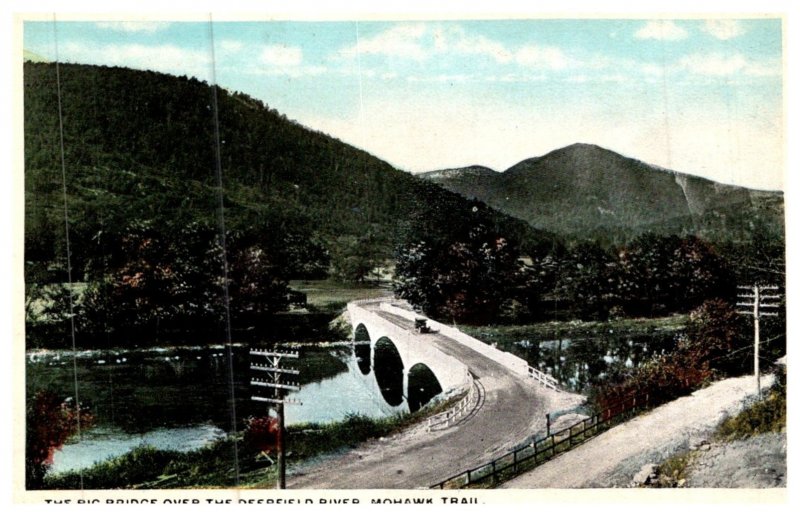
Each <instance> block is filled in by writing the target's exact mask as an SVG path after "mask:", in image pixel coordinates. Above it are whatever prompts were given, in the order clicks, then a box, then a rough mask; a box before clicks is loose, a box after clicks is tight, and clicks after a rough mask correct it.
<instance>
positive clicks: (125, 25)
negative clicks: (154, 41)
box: [95, 21, 172, 34]
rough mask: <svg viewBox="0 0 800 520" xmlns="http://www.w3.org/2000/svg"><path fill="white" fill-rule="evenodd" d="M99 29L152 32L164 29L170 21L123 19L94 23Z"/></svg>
mask: <svg viewBox="0 0 800 520" xmlns="http://www.w3.org/2000/svg"><path fill="white" fill-rule="evenodd" d="M95 25H96V26H97V27H98V28H99V29H109V30H112V31H120V32H127V33H133V32H144V33H151V34H152V33H154V32H157V31H161V30H163V29H166V28H167V27H169V26H170V25H172V24H171V23H170V22H147V21H136V22H134V21H124V22H97V23H96V24H95Z"/></svg>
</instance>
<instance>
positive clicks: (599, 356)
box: [504, 333, 676, 391]
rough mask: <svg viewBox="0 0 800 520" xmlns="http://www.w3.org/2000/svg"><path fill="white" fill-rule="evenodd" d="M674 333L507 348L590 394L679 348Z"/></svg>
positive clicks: (534, 340) (535, 341)
mask: <svg viewBox="0 0 800 520" xmlns="http://www.w3.org/2000/svg"><path fill="white" fill-rule="evenodd" d="M675 342H676V337H675V334H674V333H663V334H650V335H640V336H629V335H614V334H613V333H609V334H606V335H602V336H595V337H586V338H559V339H552V338H547V339H546V338H539V337H531V338H530V339H524V340H520V341H516V342H514V343H513V344H511V345H509V346H507V347H506V348H504V350H508V351H510V352H512V353H513V354H515V355H517V356H519V357H521V358H522V359H524V360H526V361H527V362H528V364H530V365H531V366H534V367H537V368H539V369H540V370H543V371H545V372H547V373H549V374H551V375H553V377H555V378H556V379H558V380H559V381H560V382H561V383H562V384H563V385H564V386H566V387H567V388H569V389H571V390H575V391H586V390H588V389H589V388H590V387H591V386H593V385H595V384H597V383H599V382H600V381H607V380H616V379H619V378H622V377H624V376H625V374H627V373H628V372H629V371H630V369H632V368H633V367H636V366H638V365H640V364H641V363H642V362H643V361H645V360H647V359H649V358H650V357H652V356H653V355H654V354H658V353H662V352H669V351H671V350H672V349H674V347H675Z"/></svg>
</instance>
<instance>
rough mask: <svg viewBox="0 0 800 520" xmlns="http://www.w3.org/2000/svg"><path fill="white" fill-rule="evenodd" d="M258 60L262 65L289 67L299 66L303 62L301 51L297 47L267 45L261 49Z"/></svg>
mask: <svg viewBox="0 0 800 520" xmlns="http://www.w3.org/2000/svg"><path fill="white" fill-rule="evenodd" d="M259 58H260V60H261V63H263V64H264V65H274V66H277V67H291V66H296V65H300V63H301V62H302V61H303V51H302V50H301V49H300V48H299V47H289V46H286V45H267V46H265V47H264V48H262V49H261V54H260V56H259Z"/></svg>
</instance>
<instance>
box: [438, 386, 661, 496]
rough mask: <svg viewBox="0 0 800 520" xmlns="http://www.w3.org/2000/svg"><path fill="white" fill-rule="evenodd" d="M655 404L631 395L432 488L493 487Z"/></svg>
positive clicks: (645, 398)
mask: <svg viewBox="0 0 800 520" xmlns="http://www.w3.org/2000/svg"><path fill="white" fill-rule="evenodd" d="M653 404H655V403H653V402H651V400H650V398H649V394H647V395H644V396H632V397H628V398H627V399H623V400H621V401H619V402H617V403H615V404H613V405H611V406H610V407H608V408H606V409H604V410H602V411H600V412H598V413H596V414H594V415H592V416H591V417H587V418H586V419H583V420H582V421H578V422H577V423H575V424H573V425H572V426H570V427H568V428H564V429H562V430H559V431H557V432H555V433H551V434H550V435H548V436H547V437H545V438H543V439H539V440H536V441H534V442H532V443H530V444H527V445H525V446H521V447H518V448H516V449H514V450H512V451H510V452H508V453H506V454H505V455H502V456H501V457H498V458H496V459H494V460H492V461H491V462H488V463H486V464H483V465H481V466H478V467H476V468H472V469H468V470H467V471H464V472H462V473H459V474H458V475H454V476H452V477H450V478H448V479H445V480H443V481H441V482H439V483H437V484H434V485H433V486H431V488H438V489H462V488H474V487H494V486H496V485H497V484H499V483H501V482H503V481H506V480H509V479H510V478H512V477H514V476H516V475H518V474H520V473H522V472H525V471H530V470H532V469H533V468H535V467H537V466H540V465H542V464H544V463H545V462H547V461H548V460H550V459H552V458H553V457H555V456H556V455H558V454H560V453H563V452H565V451H568V450H570V449H572V448H573V447H575V446H577V445H579V444H581V443H583V442H585V441H587V440H588V439H590V438H592V437H594V436H595V435H598V434H600V433H602V432H604V431H606V430H608V429H609V428H611V427H612V426H614V425H616V424H618V423H620V422H622V420H624V419H625V418H626V417H629V416H630V415H632V414H633V413H635V412H636V411H638V410H642V409H645V408H649V407H650V406H652V405H653Z"/></svg>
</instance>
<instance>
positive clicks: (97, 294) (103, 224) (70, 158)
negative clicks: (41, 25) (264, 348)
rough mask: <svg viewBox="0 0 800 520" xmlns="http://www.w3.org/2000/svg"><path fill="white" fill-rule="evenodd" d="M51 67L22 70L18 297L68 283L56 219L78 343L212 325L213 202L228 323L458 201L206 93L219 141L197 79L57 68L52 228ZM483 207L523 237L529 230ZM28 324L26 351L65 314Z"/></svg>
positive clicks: (279, 300)
mask: <svg viewBox="0 0 800 520" xmlns="http://www.w3.org/2000/svg"><path fill="white" fill-rule="evenodd" d="M55 72H56V70H55V66H54V65H53V64H45V63H30V62H29V63H26V64H25V67H24V82H25V88H24V96H25V100H24V102H25V114H24V117H25V129H26V132H25V205H26V207H25V218H26V222H25V232H26V235H25V257H26V263H25V278H26V285H27V286H28V287H30V288H31V289H30V292H31V293H32V292H35V291H36V290H38V289H37V288H36V287H39V286H41V287H43V286H48V285H52V284H57V283H64V282H66V281H67V272H66V265H67V262H66V250H67V247H66V235H65V233H64V231H65V224H68V225H69V229H70V236H69V239H70V246H71V247H70V249H71V255H72V256H71V259H70V260H71V265H72V273H71V275H72V279H73V280H74V281H80V282H82V283H88V284H89V291H88V293H87V298H86V299H85V304H86V305H85V307H84V311H83V314H82V319H83V320H84V321H83V323H82V326H81V328H79V338H80V339H81V341H82V342H83V341H84V340H86V341H90V342H91V341H94V340H96V339H97V338H99V337H100V336H101V335H102V336H104V339H103V341H104V342H107V341H108V340H109V336H108V334H111V336H110V341H114V337H117V338H119V337H123V338H124V337H126V336H127V334H126V333H124V332H123V329H124V328H125V327H128V330H133V329H135V330H137V331H140V333H139V336H140V339H141V340H142V341H155V340H156V339H159V340H161V339H164V338H165V337H174V336H175V335H178V336H180V330H181V329H183V330H184V332H185V335H186V336H189V335H191V331H192V330H194V329H193V327H194V326H195V324H198V323H199V324H201V325H203V327H202V330H203V334H198V335H199V336H201V337H202V336H205V337H208V336H209V333H211V332H213V331H214V329H218V328H219V326H220V316H221V314H220V313H218V312H217V310H218V309H219V305H220V301H221V297H222V295H221V287H222V285H223V282H224V281H223V280H221V273H222V254H221V251H219V246H218V244H219V243H220V242H221V238H222V237H221V234H222V231H221V226H220V221H221V220H220V218H219V217H220V216H221V214H220V211H221V209H222V208H221V207H220V204H219V201H220V200H222V202H223V205H224V221H225V227H226V229H227V232H226V236H225V237H224V238H225V240H226V242H227V245H228V246H229V247H228V250H227V251H226V253H227V261H228V263H229V265H228V267H229V275H230V280H228V282H229V290H230V296H231V302H232V304H233V307H232V309H231V312H232V316H231V318H232V321H233V325H234V327H236V328H240V329H251V328H252V327H253V325H254V322H257V321H259V320H258V319H257V317H258V316H264V315H265V314H266V315H269V314H271V313H274V312H275V311H279V310H281V309H283V308H285V300H286V298H287V297H289V295H290V292H289V290H288V289H287V286H286V285H287V281H288V280H290V279H297V278H322V277H326V276H327V275H328V272H329V267H330V265H331V263H333V266H334V271H335V274H336V275H337V276H339V277H340V278H341V279H344V280H355V281H362V280H363V279H365V278H366V277H367V276H368V275H369V273H370V272H371V271H372V269H373V268H374V267H375V266H376V265H378V264H379V263H380V262H383V261H385V260H386V259H387V258H388V257H390V256H391V251H393V250H394V248H395V245H396V244H397V243H398V238H399V236H400V233H401V232H402V231H401V230H402V229H404V228H405V227H408V226H409V225H410V224H411V222H412V221H413V220H414V218H415V216H416V209H417V208H426V211H427V212H428V214H429V215H435V216H436V221H437V222H444V223H449V219H450V218H451V217H452V216H455V215H457V214H464V213H466V212H467V211H468V208H471V207H472V206H471V204H469V203H468V202H467V201H466V200H464V199H463V198H462V197H460V196H458V195H455V194H452V193H450V192H447V191H445V190H444V189H442V188H439V187H438V186H435V185H433V184H431V183H428V182H425V181H422V180H419V179H417V178H415V177H414V176H412V175H410V174H408V173H405V172H401V171H398V170H396V169H394V168H393V167H391V166H390V165H388V164H387V163H385V162H383V161H380V160H378V159H376V158H375V157H372V156H370V155H368V154H366V153H364V152H362V151H359V150H357V149H355V148H353V147H351V146H349V145H346V144H344V143H342V142H340V141H338V140H336V139H334V138H331V137H329V136H326V135H324V134H321V133H319V132H314V131H311V130H309V129H307V128H304V127H302V126H300V125H298V124H296V123H294V122H292V121H289V120H287V118H286V117H285V116H282V115H280V114H278V113H277V112H276V111H275V110H274V109H270V108H269V107H267V106H265V105H264V104H263V103H262V102H260V101H258V100H254V99H252V98H250V97H248V96H247V95H245V94H240V93H229V92H226V91H224V90H218V92H217V94H218V95H217V98H218V104H217V107H218V114H216V115H217V116H218V118H219V142H220V148H219V149H218V147H217V136H216V135H215V133H214V127H215V125H214V116H215V114H213V113H212V108H213V107H212V105H213V103H212V99H213V97H214V96H213V94H214V91H213V89H212V87H211V86H209V85H208V84H206V83H203V82H200V81H197V80H195V79H187V78H186V77H180V78H178V77H172V76H167V75H164V74H158V73H153V72H144V71H134V70H129V69H124V68H117V67H95V66H85V65H68V64H62V65H61V67H60V79H61V81H60V88H61V106H62V108H63V144H64V154H65V164H66V166H67V167H66V191H67V193H66V203H67V208H66V209H67V212H68V214H69V221H68V222H67V223H65V222H64V209H65V208H64V197H63V193H62V190H63V188H64V186H62V176H61V158H60V149H61V148H60V143H61V137H62V134H61V131H60V125H59V117H58V115H59V114H58V111H57V110H56V109H55V107H57V106H59V103H58V101H59V99H58V96H57V88H56V87H57V85H56V74H55ZM217 152H219V163H220V164H221V166H222V171H221V173H222V181H223V186H222V187H221V188H220V186H219V185H218V173H219V172H218V171H217V164H218V161H217ZM484 211H485V212H486V213H491V214H492V215H493V217H492V218H493V220H494V221H495V222H496V223H497V224H498V225H501V226H503V227H504V228H505V229H507V230H508V233H510V234H512V235H514V236H518V237H521V238H524V240H525V241H526V243H530V244H535V243H537V241H538V240H539V239H540V237H539V234H537V233H536V232H534V231H532V230H530V229H529V228H528V226H526V225H525V224H524V223H521V222H519V221H515V220H514V219H511V218H508V217H505V216H502V215H499V214H497V213H495V212H493V211H491V210H484ZM399 230H400V231H399ZM347 237H354V238H353V240H354V241H353V242H348V240H349V238H347ZM532 247H533V246H532ZM215 277H216V278H217V279H216V280H214V279H213V278H215ZM58 312H59V313H61V314H64V309H63V307H62V308H61V309H59V310H58ZM212 314H214V315H216V316H217V317H216V318H210V316H211V315H212ZM126 317H130V318H133V320H132V321H131V320H128V319H127V318H126ZM206 318H208V319H206ZM259 322H260V321H259ZM29 325H30V326H29V328H28V331H27V332H28V342H29V344H30V345H37V344H38V345H47V346H52V342H51V339H50V338H53V337H58V336H60V335H61V334H62V333H63V332H64V325H65V324H64V323H63V322H57V321H55V320H53V321H51V323H49V324H45V323H44V322H42V321H41V320H39V321H37V320H35V319H31V320H30V322H29ZM170 329H172V330H170ZM87 335H88V337H87ZM165 335H166V336H165ZM213 336H214V337H217V338H218V337H219V335H218V333H216V332H214V333H213ZM92 338H94V339H92ZM182 339H183V340H184V341H185V340H187V339H188V337H184V338H182ZM55 344H58V342H55Z"/></svg>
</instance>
